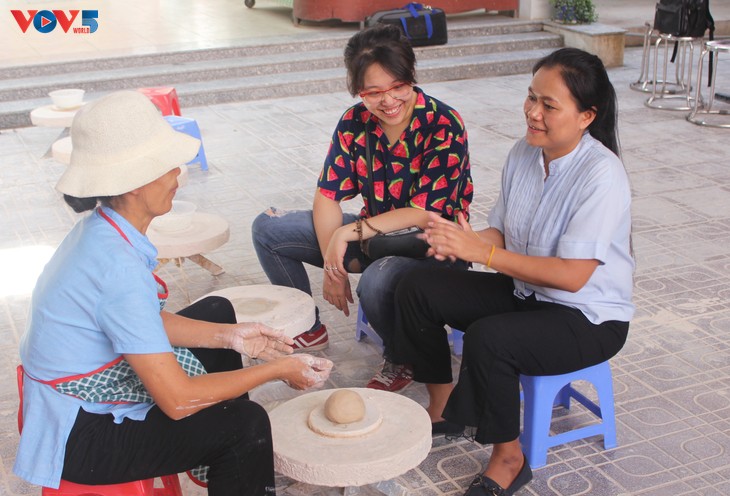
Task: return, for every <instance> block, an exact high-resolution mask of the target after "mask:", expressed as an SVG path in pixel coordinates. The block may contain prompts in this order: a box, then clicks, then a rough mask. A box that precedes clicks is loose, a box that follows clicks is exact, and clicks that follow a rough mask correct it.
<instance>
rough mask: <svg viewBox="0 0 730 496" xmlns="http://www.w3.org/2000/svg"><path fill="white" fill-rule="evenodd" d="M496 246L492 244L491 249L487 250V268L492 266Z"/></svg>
mask: <svg viewBox="0 0 730 496" xmlns="http://www.w3.org/2000/svg"><path fill="white" fill-rule="evenodd" d="M495 248H497V245H492V251H490V252H489V258H488V259H487V268H488V269H491V268H492V257H493V256H494V249H495Z"/></svg>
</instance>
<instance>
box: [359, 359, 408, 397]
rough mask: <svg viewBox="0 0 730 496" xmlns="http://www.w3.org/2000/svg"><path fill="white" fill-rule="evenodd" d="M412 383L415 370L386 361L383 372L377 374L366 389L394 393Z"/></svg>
mask: <svg viewBox="0 0 730 496" xmlns="http://www.w3.org/2000/svg"><path fill="white" fill-rule="evenodd" d="M411 382H413V370H412V369H411V366H410V365H396V364H394V363H391V362H389V361H387V360H386V361H385V363H384V364H383V370H382V371H380V372H378V373H377V374H375V376H374V377H373V378H372V379H370V382H368V385H367V386H366V387H369V388H370V389H380V390H381V391H390V392H391V393H394V392H396V391H400V390H401V389H403V388H404V387H406V386H407V385H408V384H410V383H411Z"/></svg>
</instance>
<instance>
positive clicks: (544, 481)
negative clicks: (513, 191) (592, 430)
mask: <svg viewBox="0 0 730 496" xmlns="http://www.w3.org/2000/svg"><path fill="white" fill-rule="evenodd" d="M639 62H640V54H638V52H637V51H636V50H628V53H627V63H626V66H625V67H623V68H619V69H614V70H612V71H611V76H612V79H613V81H614V84H615V85H616V88H617V91H618V93H619V98H620V103H621V108H622V113H621V123H622V140H623V141H622V143H623V145H624V149H623V151H624V159H625V162H626V166H627V169H628V170H629V171H630V174H631V177H632V181H633V184H634V191H635V201H634V212H635V214H634V217H635V227H634V241H635V248H636V256H637V260H638V266H637V274H636V303H637V307H638V312H637V317H636V319H635V320H634V322H633V323H632V330H631V334H630V338H629V341H628V343H627V345H626V347H625V349H624V350H623V351H622V352H621V353H620V354H619V356H618V357H616V358H615V359H614V360H613V361H612V367H613V371H614V379H615V388H616V409H617V421H618V429H619V447H618V448H616V449H614V450H608V451H603V449H602V444H601V440H600V439H598V438H593V439H589V440H587V441H585V440H584V441H577V442H574V443H571V444H570V445H567V446H561V447H557V448H554V449H552V450H551V451H550V455H549V458H548V462H549V465H548V466H547V467H545V468H543V469H539V470H537V471H536V472H535V474H536V477H535V480H534V482H533V483H532V484H531V485H530V486H529V487H528V488H527V489H525V490H523V491H522V492H521V494H540V495H544V494H561V495H568V494H599V495H600V494H607V495H608V494H611V495H618V494H642V495H643V494H667V493H669V492H672V493H673V494H727V493H728V491H727V490H726V489H727V480H728V479H729V478H730V477H729V475H730V474H728V472H730V460H729V457H728V452H729V451H730V450H729V449H728V448H729V446H728V444H730V439H729V436H728V432H729V431H730V429H729V428H728V427H729V426H728V420H727V419H728V417H729V415H728V413H730V411H729V410H730V406H729V404H730V401H729V399H728V397H729V396H730V393H729V392H730V379H728V377H730V360H729V359H728V339H727V338H728V332H729V331H730V329H729V326H728V322H729V321H730V319H729V318H728V317H729V316H730V311H728V303H727V302H728V301H730V299H728V288H729V287H730V286H729V285H728V275H727V274H728V273H729V271H728V270H727V269H728V266H729V265H730V262H729V261H728V259H729V258H730V257H728V255H727V250H726V249H724V247H726V246H727V244H726V243H723V241H726V240H727V238H728V229H727V228H728V225H729V224H730V220H729V219H728V196H727V194H728V173H727V169H726V167H723V165H722V164H723V163H724V162H726V158H725V157H726V153H727V152H726V150H725V148H726V147H727V145H726V143H728V141H727V136H728V131H725V130H716V129H703V128H700V127H697V126H694V125H691V124H689V123H687V122H685V121H684V119H683V116H682V115H680V114H678V113H673V112H662V111H657V110H649V109H646V108H645V107H643V99H644V98H645V95H641V94H639V93H636V92H633V91H630V90H628V83H629V82H631V81H632V80H633V79H634V77H635V75H636V74H637V73H638V67H639ZM721 71H722V72H721V73H720V75H719V76H718V78H719V77H721V76H725V77H727V75H728V72H730V71H723V69H722V68H721ZM527 82H529V77H528V76H509V77H504V78H494V79H484V80H474V81H460V82H452V83H440V84H433V85H428V87H427V88H426V89H427V90H428V91H430V92H431V93H432V94H434V95H436V96H438V97H440V98H442V99H443V100H445V101H447V102H449V103H450V104H452V105H453V106H454V107H456V108H457V109H465V110H464V111H462V113H463V114H464V118H465V121H466V123H467V128H468V129H469V133H470V138H471V140H470V143H471V145H472V163H473V167H474V176H475V178H476V179H477V197H476V199H475V214H474V217H475V223H476V224H477V225H479V224H480V223H481V224H482V225H484V224H485V218H486V212H487V210H488V206H489V205H491V203H493V201H494V200H495V199H496V192H497V187H498V179H499V170H500V168H501V162H502V161H503V159H504V156H505V154H506V150H507V149H508V148H509V146H510V145H511V143H512V142H514V139H515V138H517V137H519V136H520V135H521V133H522V132H523V129H522V123H521V116H520V113H519V108H520V105H521V101H522V98H523V96H524V89H523V88H524V87H526V84H527ZM350 101H352V100H351V99H350V98H349V96H348V95H346V94H344V93H342V94H335V95H331V96H330V95H328V96H318V97H316V98H292V99H284V100H271V101H266V102H254V103H250V104H229V105H219V106H215V107H207V108H196V109H190V112H189V113H188V115H190V116H192V117H195V118H196V119H198V121H199V122H200V123H201V128H202V130H203V136H204V139H205V144H206V151H207V153H208V156H209V161H210V165H211V171H210V172H209V173H207V174H206V173H202V172H201V171H199V170H198V169H196V168H191V169H190V183H189V185H188V186H186V187H185V188H183V189H181V191H180V197H181V198H187V199H192V200H193V201H196V202H197V203H198V204H199V208H200V210H202V211H211V212H216V213H220V214H221V215H223V216H224V217H226V218H227V219H228V220H229V222H230V224H231V241H230V242H229V243H228V244H227V245H225V246H224V247H222V248H221V249H219V250H216V251H215V252H213V253H211V254H209V258H211V259H212V260H213V261H215V262H216V263H220V264H221V265H223V266H224V268H225V269H226V270H227V272H226V273H225V274H223V275H222V276H219V277H212V276H210V275H209V274H208V273H207V272H205V271H203V270H202V269H200V268H199V267H197V266H195V265H192V264H190V263H189V262H186V263H184V264H183V266H182V267H181V268H178V267H175V266H174V265H172V264H170V265H167V266H165V267H163V268H162V269H161V274H162V276H163V278H165V279H166V280H167V281H168V283H170V285H171V289H172V291H173V296H172V298H171V299H170V305H171V308H173V309H175V308H180V307H182V306H183V305H184V304H186V302H187V301H188V299H194V298H197V297H199V296H201V295H203V294H205V293H207V292H209V291H212V290H215V289H219V288H222V287H228V286H232V285H238V284H258V283H265V282H266V279H265V276H263V274H262V273H261V270H260V268H259V267H258V264H257V262H256V259H255V255H254V254H253V251H252V247H251V244H250V232H249V230H250V223H251V220H252V219H253V217H254V216H255V215H256V214H257V213H258V212H260V211H261V210H263V209H264V208H266V207H267V206H269V205H277V206H282V207H291V208H307V207H308V206H309V205H310V203H311V196H312V191H313V187H312V184H313V182H314V181H315V180H316V175H317V174H318V171H319V167H320V164H321V158H322V153H323V152H322V150H324V149H326V146H327V143H328V141H329V134H330V132H331V129H330V128H331V127H332V125H333V123H334V122H335V121H336V119H337V117H339V114H340V113H341V112H342V110H343V109H344V107H345V106H346V105H347V104H348V103H349V102H350ZM302 109H306V112H304V113H302V112H301V110H302ZM57 136H58V132H57V131H54V130H49V129H38V128H28V129H22V130H17V131H7V132H3V133H0V143H1V144H2V147H1V148H2V150H3V151H2V154H1V156H0V161H1V162H2V165H1V166H0V187H2V189H3V192H4V193H5V194H4V195H3V198H2V200H0V205H1V206H2V209H1V210H0V212H2V216H1V219H0V224H1V225H2V227H3V229H2V232H3V233H4V236H2V238H1V239H0V249H5V248H8V249H9V248H14V247H18V246H23V247H29V246H32V245H36V244H49V245H52V246H53V245H55V244H57V243H58V242H59V241H60V240H61V239H62V237H63V235H65V233H66V232H67V231H68V229H69V228H70V226H71V225H72V224H73V222H74V221H75V219H76V216H75V214H72V213H71V212H70V211H69V210H68V209H67V208H65V207H63V206H62V205H61V202H60V201H59V197H58V195H57V193H56V192H55V191H54V190H53V184H54V183H55V180H56V178H57V177H58V176H59V174H60V173H61V171H62V170H63V167H62V166H60V165H57V164H55V163H54V162H53V161H52V160H50V159H47V158H41V157H43V155H44V154H45V153H46V151H47V149H48V147H49V145H50V143H52V142H53V140H54V139H55V138H56V137H57ZM667 137H671V138H670V139H667ZM723 142H724V143H725V145H724V146H723ZM669 145H671V147H670V146H669ZM351 203H355V202H351ZM3 219H4V220H3ZM311 275H312V281H313V285H314V288H313V289H314V293H315V299H316V300H317V302H318V303H319V304H320V306H322V310H323V319H324V321H325V322H326V323H327V324H328V327H329V328H330V330H331V346H330V348H329V349H328V350H327V351H325V352H323V353H322V354H323V355H325V356H329V357H331V358H333V359H334V360H335V361H336V363H337V369H336V371H335V372H334V373H333V376H332V379H331V383H332V384H331V385H332V386H333V387H335V386H337V387H340V386H359V385H362V384H363V383H364V382H365V381H367V379H368V378H369V377H370V375H371V374H372V373H373V371H374V370H375V369H376V368H377V366H378V363H379V360H380V359H379V352H378V350H377V349H376V348H375V346H373V345H372V344H371V343H368V342H367V341H366V340H364V341H362V342H360V343H357V342H355V341H354V340H353V339H352V337H353V335H354V312H355V310H356V307H354V306H353V307H352V308H351V311H352V312H353V314H351V315H350V317H345V316H344V315H342V314H341V313H339V312H337V311H335V310H332V309H331V307H330V308H328V305H327V304H326V303H323V302H322V300H321V297H320V296H319V295H320V294H321V285H320V277H321V276H320V272H319V271H316V270H312V271H311ZM355 282H356V278H355V277H354V278H353V286H354V284H355ZM0 301H1V304H2V313H0V315H2V318H0V332H1V333H2V337H4V338H6V339H4V340H3V341H2V342H3V343H5V345H4V346H3V350H2V351H3V356H4V357H5V358H6V359H4V360H3V366H2V369H0V370H1V371H2V372H3V373H2V377H0V398H1V399H2V400H1V401H2V403H0V404H1V405H2V407H1V408H0V412H2V417H0V422H1V423H0V433H1V434H0V435H2V436H3V442H2V446H3V449H2V451H0V456H1V457H2V461H3V463H2V465H0V470H1V471H2V473H1V474H0V475H1V476H2V485H0V494H9V495H10V494H32V493H34V491H36V489H34V488H32V487H30V486H28V485H27V484H24V483H23V482H21V481H18V480H17V478H15V477H14V476H12V475H11V474H10V471H11V467H12V461H13V457H14V448H15V446H16V445H17V433H16V427H15V425H14V422H15V419H14V415H15V411H14V409H15V405H16V401H17V398H16V393H15V384H14V365H15V363H17V342H18V339H19V336H20V334H21V333H22V332H23V326H24V320H25V313H26V311H27V305H28V297H27V296H6V297H3V298H0ZM457 365H458V362H457V361H455V368H456V366H457ZM587 390H588V391H590V388H588V389H587ZM404 394H407V395H408V396H410V397H413V398H414V399H416V400H417V401H419V402H422V403H423V402H425V393H424V391H423V388H422V387H420V386H417V385H413V386H409V388H407V389H406V391H405V393H404ZM589 394H590V393H589ZM587 419H588V416H587V415H586V414H585V411H584V410H583V409H582V407H575V408H572V409H571V410H570V412H565V411H563V410H560V409H556V411H555V421H554V425H553V427H554V429H556V430H560V429H562V428H566V427H567V426H569V425H571V426H572V425H576V424H580V423H582V422H585V421H587ZM488 454H489V450H488V449H484V448H482V447H480V446H479V445H476V444H473V443H471V442H469V441H465V440H462V441H458V442H449V441H445V440H443V439H442V438H441V439H436V440H435V442H434V449H433V450H432V453H431V454H430V456H429V458H428V459H427V460H426V461H424V463H423V464H421V466H419V468H417V469H415V470H413V471H411V472H409V473H408V474H405V475H404V476H403V477H401V478H399V479H400V483H401V484H402V486H403V487H405V488H408V489H409V490H410V491H411V493H412V494H461V492H462V491H463V489H461V488H463V487H464V486H465V485H466V484H468V482H469V480H470V479H471V476H473V474H474V473H476V471H478V470H479V468H480V466H481V465H482V464H483V463H485V462H486V460H487V459H488ZM280 482H281V483H282V484H283V486H285V487H288V488H289V489H287V491H288V490H291V491H294V492H296V490H297V485H296V484H294V485H290V484H291V481H286V480H283V479H282V478H280ZM300 489H301V488H300ZM305 490H309V491H316V490H318V489H313V488H311V487H309V488H305ZM322 491H324V489H322ZM186 494H188V492H187V488H186ZM190 494H194V493H192V492H190Z"/></svg>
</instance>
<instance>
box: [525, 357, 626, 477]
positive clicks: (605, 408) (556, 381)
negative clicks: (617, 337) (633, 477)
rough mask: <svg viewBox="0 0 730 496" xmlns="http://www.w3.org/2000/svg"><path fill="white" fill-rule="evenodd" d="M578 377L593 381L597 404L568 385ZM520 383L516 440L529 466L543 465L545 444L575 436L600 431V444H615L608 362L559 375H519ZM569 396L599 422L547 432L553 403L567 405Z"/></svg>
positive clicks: (582, 436) (591, 434) (571, 438)
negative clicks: (521, 404) (521, 402)
mask: <svg viewBox="0 0 730 496" xmlns="http://www.w3.org/2000/svg"><path fill="white" fill-rule="evenodd" d="M578 380H585V381H588V382H590V383H591V384H593V386H594V387H595V388H596V392H597V393H598V401H599V405H600V406H599V405H597V404H595V403H594V402H592V401H591V400H589V399H588V398H586V397H585V396H584V395H583V394H581V393H579V392H578V391H576V390H575V389H573V388H572V387H571V385H570V383H571V382H573V381H578ZM520 383H521V384H522V392H523V397H524V422H523V430H522V434H521V435H520V443H521V444H522V449H523V451H524V452H525V456H526V457H527V460H528V461H529V463H530V466H531V467H532V468H538V467H542V466H543V465H545V463H546V462H547V450H548V448H551V447H553V446H557V445H559V444H565V443H569V442H571V441H576V440H578V439H583V438H586V437H590V436H596V435H603V446H604V447H605V448H606V449H610V448H615V447H616V414H615V411H614V404H613V401H614V400H613V379H612V377H611V367H610V366H609V365H608V362H603V363H599V364H598V365H594V366H592V367H588V368H585V369H582V370H577V371H575V372H571V373H568V374H562V375H545V376H530V375H521V376H520ZM570 398H575V399H576V400H577V401H578V402H579V403H581V404H582V405H583V406H585V407H586V408H588V410H590V411H591V412H593V414H594V415H596V416H597V417H598V418H599V419H602V422H600V423H598V424H592V425H588V426H585V427H580V428H578V429H574V430H572V431H568V432H563V433H560V434H556V435H554V436H551V435H550V421H551V420H552V413H553V407H554V406H557V405H562V406H563V407H565V408H566V409H569V408H570Z"/></svg>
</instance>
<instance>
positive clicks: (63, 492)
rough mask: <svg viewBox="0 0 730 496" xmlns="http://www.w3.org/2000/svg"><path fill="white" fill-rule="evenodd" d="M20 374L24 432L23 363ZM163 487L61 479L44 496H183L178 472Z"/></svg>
mask: <svg viewBox="0 0 730 496" xmlns="http://www.w3.org/2000/svg"><path fill="white" fill-rule="evenodd" d="M16 372H17V374H18V398H19V400H20V404H19V406H18V432H23V379H24V378H25V371H24V370H23V366H22V365H18V367H17V368H16ZM160 480H161V481H162V487H158V488H156V487H155V480H154V479H145V480H141V481H134V482H124V483H122V484H109V485H102V486H87V485H84V484H75V483H73V482H69V481H65V480H63V479H61V485H60V486H59V487H58V489H53V488H50V487H44V488H43V489H42V491H41V494H42V496H182V488H181V487H180V479H179V478H178V476H177V474H173V475H165V476H163V477H160Z"/></svg>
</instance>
